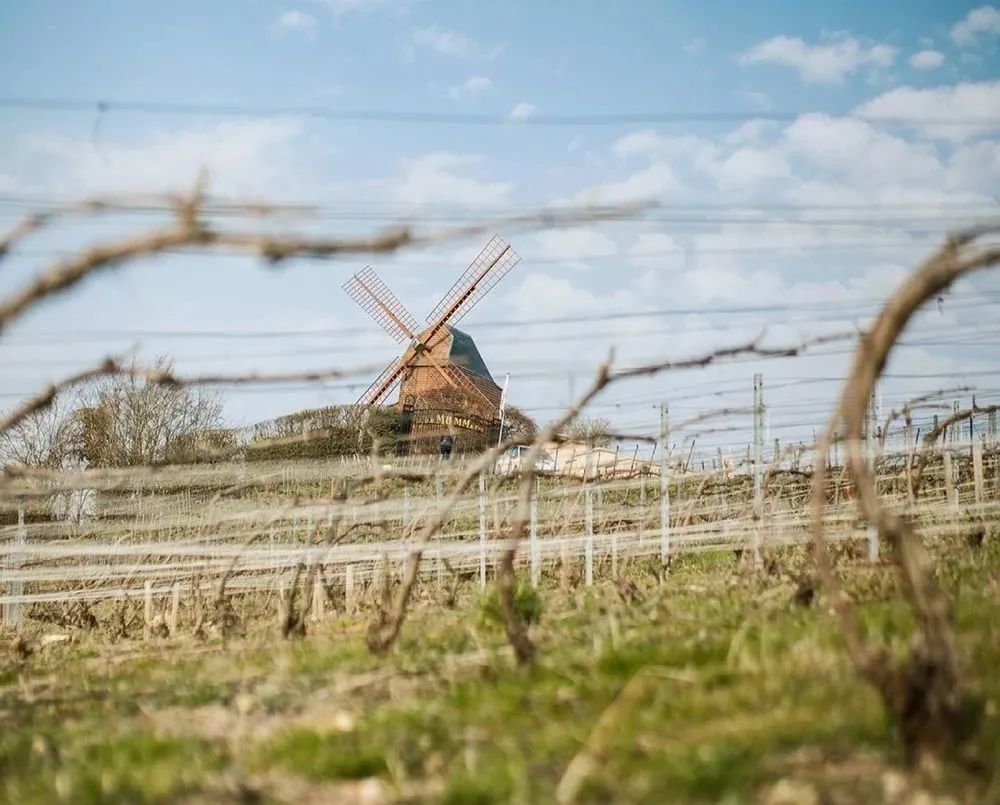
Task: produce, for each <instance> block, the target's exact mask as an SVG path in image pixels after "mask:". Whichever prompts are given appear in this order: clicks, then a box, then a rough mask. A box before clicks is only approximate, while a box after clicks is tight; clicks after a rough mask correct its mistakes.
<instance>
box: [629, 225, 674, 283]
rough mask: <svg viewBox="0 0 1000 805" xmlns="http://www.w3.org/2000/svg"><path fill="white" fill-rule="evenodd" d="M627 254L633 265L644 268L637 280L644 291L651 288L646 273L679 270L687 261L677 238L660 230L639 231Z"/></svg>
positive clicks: (658, 273)
mask: <svg viewBox="0 0 1000 805" xmlns="http://www.w3.org/2000/svg"><path fill="white" fill-rule="evenodd" d="M628 256H629V261H630V262H631V263H632V264H633V265H636V266H640V267H644V268H646V272H645V273H644V274H642V275H640V277H639V279H638V280H637V284H638V285H639V288H640V289H641V290H646V291H648V290H652V288H653V286H652V285H649V284H648V283H649V282H650V281H651V279H652V277H651V276H648V275H650V274H651V273H652V274H655V275H656V276H660V275H662V274H663V273H664V272H668V273H672V272H675V271H681V270H682V269H683V268H684V266H685V264H686V262H687V258H686V256H685V250H684V249H683V248H682V247H681V245H680V243H678V242H677V239H676V238H673V237H671V236H670V235H665V234H664V233H662V232H640V233H639V234H638V235H636V238H635V240H634V241H633V242H632V245H631V246H630V247H629V249H628Z"/></svg>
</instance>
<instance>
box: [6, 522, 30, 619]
mask: <svg viewBox="0 0 1000 805" xmlns="http://www.w3.org/2000/svg"><path fill="white" fill-rule="evenodd" d="M27 541H28V532H27V530H26V529H25V527H24V509H22V508H19V509H18V510H17V531H15V532H14V539H13V547H15V548H22V549H23V548H24V546H25V544H26V543H27ZM21 561H22V555H21V554H20V553H14V552H12V553H11V554H10V555H9V556H8V557H7V560H6V565H7V568H8V572H9V573H10V575H11V576H13V575H14V574H15V573H16V572H17V569H18V568H19V567H20V566H21ZM4 575H7V574H6V573H5V574H4ZM5 582H6V583H5V585H4V586H5V589H6V591H7V595H8V596H10V597H17V596H22V595H24V582H23V581H21V580H20V579H18V580H17V581H15V580H13V579H12V578H10V579H6V580H5ZM3 622H4V625H6V626H8V627H11V628H14V629H16V628H18V627H19V626H20V625H21V602H20V601H11V602H9V603H6V604H4V605H3Z"/></svg>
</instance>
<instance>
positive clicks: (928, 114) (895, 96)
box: [856, 81, 1000, 140]
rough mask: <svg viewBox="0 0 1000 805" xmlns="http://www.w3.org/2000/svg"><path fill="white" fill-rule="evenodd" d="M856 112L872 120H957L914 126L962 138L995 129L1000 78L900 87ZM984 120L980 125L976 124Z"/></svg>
mask: <svg viewBox="0 0 1000 805" xmlns="http://www.w3.org/2000/svg"><path fill="white" fill-rule="evenodd" d="M856 112H857V113H858V114H860V115H864V116H865V117H868V118H873V119H877V118H888V119H893V118H895V119H900V118H924V119H930V120H932V121H942V120H944V121H947V120H955V121H956V125H953V126H949V125H946V124H945V125H941V124H937V123H935V124H931V125H926V126H922V125H921V124H920V122H919V120H916V121H914V122H913V123H912V124H911V127H912V128H916V129H920V130H922V131H923V132H924V133H925V134H926V135H927V136H929V137H937V138H945V139H951V140H961V139H965V138H967V137H971V136H973V135H975V134H979V133H981V132H984V131H989V130H991V129H995V128H996V125H995V123H992V122H991V121H995V120H996V118H998V117H1000V81H981V82H968V83H961V84H954V85H951V86H944V87H935V88H933V89H915V88H914V87H899V88H898V89H894V90H891V91H890V92H887V93H885V94H883V95H879V96H878V97H876V98H873V99H872V100H870V101H868V102H867V103H863V104H862V105H861V106H859V107H858V108H857V110H856ZM984 119H985V122H982V123H981V124H976V123H975V121H977V120H979V121H983V120H984ZM962 121H965V122H962Z"/></svg>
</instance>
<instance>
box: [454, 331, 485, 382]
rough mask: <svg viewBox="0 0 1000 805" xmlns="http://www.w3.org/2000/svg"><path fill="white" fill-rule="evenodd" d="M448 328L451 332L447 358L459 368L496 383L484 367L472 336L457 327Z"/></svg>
mask: <svg viewBox="0 0 1000 805" xmlns="http://www.w3.org/2000/svg"><path fill="white" fill-rule="evenodd" d="M448 330H449V331H450V332H451V350H450V351H449V352H448V359H449V360H450V361H451V362H452V363H453V364H455V365H456V366H458V367H460V368H461V369H464V370H465V371H467V372H471V373H472V374H475V375H479V376H480V377H482V378H485V379H486V380H489V381H490V382H491V383H492V384H493V385H496V381H495V380H494V379H493V376H492V375H491V374H490V370H489V369H487V368H486V362H485V361H484V360H483V356H482V355H480V354H479V350H478V349H477V348H476V342H475V341H473V340H472V336H471V335H469V334H468V333H465V332H462V331H461V330H459V329H458V328H457V327H449V328H448Z"/></svg>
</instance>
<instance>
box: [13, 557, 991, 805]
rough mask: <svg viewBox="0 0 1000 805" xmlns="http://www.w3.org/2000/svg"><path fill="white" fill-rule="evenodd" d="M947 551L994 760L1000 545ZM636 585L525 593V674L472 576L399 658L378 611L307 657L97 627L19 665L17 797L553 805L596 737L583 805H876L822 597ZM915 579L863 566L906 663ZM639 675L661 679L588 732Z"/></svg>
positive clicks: (717, 561)
mask: <svg viewBox="0 0 1000 805" xmlns="http://www.w3.org/2000/svg"><path fill="white" fill-rule="evenodd" d="M941 547H942V551H941V555H942V556H943V557H945V558H944V559H942V560H941V565H940V577H941V578H942V580H943V581H944V583H945V584H946V585H947V587H948V589H949V591H950V593H951V596H952V601H953V603H954V616H955V625H956V631H957V635H958V646H959V649H960V653H961V658H962V663H963V673H964V677H965V679H966V680H967V682H968V685H969V687H970V690H971V691H972V692H973V693H974V694H975V695H976V696H978V697H979V700H980V701H981V702H982V704H983V712H984V716H983V720H982V722H981V725H980V730H979V733H978V735H977V738H976V744H975V747H976V749H977V751H978V755H979V757H980V758H984V759H988V758H995V757H997V756H998V750H1000V714H998V708H1000V674H997V673H996V669H997V668H998V667H1000V641H997V640H995V639H994V638H992V637H991V635H993V634H994V633H995V624H996V622H997V621H998V620H1000V595H998V592H1000V583H998V579H1000V572H998V571H1000V545H997V544H996V543H995V542H994V543H991V544H990V545H989V546H988V547H987V548H985V549H983V550H982V551H978V552H972V551H971V550H969V549H964V548H961V549H960V548H958V547H956V546H941ZM782 558H783V560H784V561H785V562H798V563H802V562H804V558H803V557H802V555H801V554H800V553H797V552H796V551H792V552H791V553H789V554H787V555H785V556H783V557H782ZM628 573H629V576H630V578H632V579H633V580H634V581H635V582H636V583H637V584H638V586H639V587H640V588H641V600H639V601H638V602H637V603H632V604H625V603H623V602H622V598H621V597H620V596H619V594H618V592H617V590H616V588H615V585H614V584H613V583H611V582H609V581H604V582H603V583H600V584H598V585H597V586H596V587H594V588H591V589H586V588H581V587H577V588H574V589H568V590H562V589H559V588H558V586H553V585H549V586H546V587H545V588H543V589H542V590H541V591H540V592H538V593H537V594H536V593H535V592H534V591H533V590H531V589H530V588H529V587H527V586H525V585H524V584H521V585H519V588H518V596H517V601H518V606H519V608H521V609H522V611H523V612H524V614H526V615H529V616H530V617H531V619H533V620H534V621H536V623H535V624H534V625H533V627H532V635H533V637H534V638H535V640H536V642H537V643H538V648H539V660H538V662H537V664H536V665H535V666H534V667H532V668H529V669H518V668H516V667H514V665H513V661H512V659H511V656H510V654H509V651H508V650H507V649H506V647H505V645H504V642H503V632H502V629H501V628H499V627H498V624H497V617H498V610H497V601H496V596H495V593H487V594H480V592H479V590H478V585H476V584H474V583H473V584H470V585H468V588H467V589H464V590H462V591H461V595H460V600H459V604H458V606H457V607H456V608H455V609H447V608H445V607H443V606H440V605H439V604H438V603H437V602H436V601H435V596H439V595H440V596H441V597H443V594H440V593H438V592H437V591H436V590H435V588H434V585H433V584H427V585H425V587H423V588H422V589H421V590H420V591H419V593H418V599H419V600H420V603H419V605H418V606H417V607H416V609H415V610H414V612H413V613H412V615H411V617H410V619H409V620H408V621H407V623H406V625H405V627H404V631H403V634H402V636H401V639H400V641H399V644H398V645H397V647H396V650H395V651H394V652H393V654H392V655H390V656H389V657H388V658H384V659H378V658H374V657H372V656H370V655H369V654H368V653H367V651H366V650H365V649H364V642H363V634H364V628H363V627H364V621H363V619H346V618H338V617H336V616H333V617H331V618H329V619H328V620H327V621H325V622H324V623H323V624H320V625H318V626H316V627H315V628H313V629H312V630H311V632H310V635H309V636H308V637H307V638H306V639H305V640H301V641H294V642H284V641H280V640H279V639H277V638H276V637H274V636H273V632H272V631H271V628H270V626H269V625H265V624H260V625H258V627H257V628H256V629H253V628H252V629H251V631H250V635H249V636H248V637H247V638H246V639H245V640H243V641H241V642H231V643H230V644H229V645H228V646H226V647H223V646H222V645H221V644H210V645H208V646H199V645H197V644H193V643H169V642H167V643H153V644H149V645H147V646H145V647H143V646H142V644H136V643H129V644H121V643H119V644H110V643H106V642H103V643H102V642H101V641H100V639H98V638H97V637H96V636H95V637H93V638H91V639H89V642H87V641H88V638H87V636H86V635H82V636H81V640H82V641H83V642H82V643H80V644H78V645H70V646H59V647H57V648H54V649H50V650H46V651H39V652H38V653H37V654H36V655H35V656H33V657H32V658H30V659H29V660H28V661H27V663H26V664H24V665H22V666H18V667H17V668H14V667H13V666H11V667H8V668H7V669H6V670H5V671H4V678H5V679H6V680H7V681H6V682H4V683H3V687H2V688H0V721H2V722H3V725H4V726H3V728H2V729H0V799H3V800H5V801H9V802H48V801H64V802H115V801H128V802H158V801H159V802H162V801H172V800H176V799H178V798H183V797H184V796H187V795H193V794H196V793H198V792H200V793H201V794H202V796H204V797H205V799H208V800H211V801H216V800H217V799H219V798H220V797H223V796H230V797H235V795H234V794H232V790H231V789H232V786H230V787H229V788H226V787H225V786H224V785H222V784H221V783H220V780H222V779H230V780H231V779H238V780H240V781H242V782H241V785H242V788H240V791H242V792H243V793H244V794H247V793H248V792H249V793H256V794H257V795H259V796H261V797H263V798H264V799H265V800H267V799H277V800H280V799H282V798H285V797H286V796H287V794H285V793H282V792H285V791H287V789H285V788H282V786H281V784H280V782H281V781H282V780H286V781H287V780H296V781H299V783H300V784H301V785H305V786H316V787H321V786H325V785H338V784H343V783H344V781H352V780H358V779H362V778H367V777H376V778H378V779H380V780H381V781H382V782H383V783H384V786H385V790H388V791H395V792H397V793H398V795H399V796H401V797H404V798H406V799H409V800H433V801H440V800H442V799H443V800H444V801H446V802H463V803H464V802H505V801H530V802H547V801H551V800H552V798H553V794H554V791H555V788H556V786H557V785H558V784H559V781H560V779H561V777H562V775H563V773H564V772H565V770H566V768H567V766H568V764H569V763H570V761H571V759H572V758H573V757H574V756H575V755H577V753H579V752H580V751H581V748H582V747H584V745H585V744H586V743H587V741H588V739H590V740H591V741H592V745H591V750H592V751H593V752H595V753H596V757H597V760H598V762H597V763H596V764H595V765H594V766H593V768H592V771H591V773H590V774H589V776H588V777H587V778H586V780H584V781H583V783H582V785H581V787H580V789H579V797H580V799H581V800H583V801H592V802H606V801H608V800H615V801H622V802H666V801H682V802H716V801H728V802H744V801H748V800H751V801H752V800H755V799H758V798H760V797H763V796H765V795H766V792H767V791H768V789H769V787H770V786H772V785H774V784H776V783H778V782H779V781H787V780H794V781H796V783H800V784H802V785H807V786H810V787H812V788H813V789H814V790H815V791H817V792H825V793H828V794H829V795H830V796H831V797H832V798H833V801H845V802H849V801H859V800H865V801H878V799H879V798H880V797H881V795H882V779H883V776H884V775H885V773H886V772H887V771H889V770H891V769H892V768H894V767H897V766H898V764H899V763H900V761H901V751H900V747H899V744H898V740H897V737H896V736H895V735H894V733H893V730H892V727H891V725H890V724H889V723H888V722H887V720H886V718H885V716H884V714H883V711H882V708H881V706H880V703H879V701H878V699H877V697H876V696H875V694H874V693H873V692H872V691H871V690H870V689H869V688H868V687H867V686H866V685H864V684H863V683H862V682H860V681H859V680H858V678H857V677H856V675H855V674H854V672H853V670H852V669H851V667H850V664H849V663H848V661H847V658H846V655H845V652H844V648H843V644H842V639H841V636H840V633H839V631H838V628H837V626H836V623H835V622H834V621H833V620H832V619H831V617H830V616H829V614H828V613H827V612H826V609H825V606H824V605H823V603H822V600H820V602H819V603H818V604H815V605H813V606H812V607H802V606H799V605H796V604H795V603H794V602H793V600H792V593H793V586H792V585H791V584H789V583H787V582H783V581H781V580H779V579H776V578H773V577H769V578H763V579H760V578H754V577H750V576H748V575H742V576H741V575H737V573H736V571H735V564H734V561H733V558H732V556H731V555H729V554H716V555H711V554H703V555H695V556H688V557H682V558H681V559H680V560H678V561H677V562H675V564H674V566H673V568H672V570H671V572H670V574H669V576H668V578H667V580H666V582H665V583H664V584H663V585H657V584H656V583H655V582H654V581H653V579H652V575H651V574H650V573H648V572H647V571H646V570H645V569H643V568H640V567H638V566H637V565H634V564H633V565H632V566H630V567H629V568H628ZM896 587H897V585H896V584H895V583H894V582H893V581H892V580H891V570H889V569H886V568H884V567H882V568H875V569H871V568H868V567H866V566H864V565H859V566H857V568H856V569H854V570H852V571H850V572H849V578H848V589H849V590H850V591H851V593H852V595H853V596H854V597H855V599H856V600H858V601H859V607H860V611H861V614H862V617H863V622H864V627H865V629H866V631H867V632H868V633H869V634H870V635H872V636H873V637H877V638H878V639H880V640H882V641H885V642H886V643H888V645H890V646H891V647H892V648H893V649H894V650H895V651H898V652H902V651H903V650H905V648H906V646H907V644H908V639H909V634H910V632H911V630H912V628H913V623H912V618H911V616H910V614H909V612H908V611H907V609H906V607H905V606H904V605H903V604H902V602H901V600H900V599H899V597H898V592H897V591H896ZM143 649H144V650H143ZM634 680H647V681H646V682H643V683H642V684H643V685H644V686H643V687H641V692H640V693H638V694H636V697H635V698H634V700H632V701H631V702H630V704H629V705H628V706H623V707H622V708H620V709H619V710H614V709H612V710H611V711H610V712H613V713H615V717H614V718H613V719H610V725H609V726H608V727H607V729H605V730H604V732H603V733H602V734H601V737H600V739H599V740H596V738H591V736H592V733H594V728H595V724H597V723H598V720H599V719H600V718H601V716H602V713H604V712H605V711H606V710H607V709H608V708H609V706H610V707H611V708H614V707H616V705H613V704H612V703H613V702H615V700H616V697H617V696H618V694H619V693H620V692H621V691H622V689H623V687H625V686H629V685H632V687H633V688H637V689H638V687H639V683H638V682H637V681H636V682H633V681H634ZM158 714H159V715H158ZM213 725H214V726H213ZM595 740H596V743H597V744H598V746H597V748H596V749H594V747H593V741H595ZM991 775H992V776H991ZM996 775H997V772H996V771H995V770H993V769H992V767H990V766H989V765H988V764H987V766H986V771H980V772H978V773H971V772H966V771H963V770H961V769H957V768H951V767H949V768H947V769H946V770H945V772H944V773H943V774H942V776H941V777H940V778H938V779H937V781H936V782H935V781H927V780H920V781H919V782H918V783H914V784H915V785H918V784H919V785H920V786H924V787H929V788H930V789H932V790H935V789H936V790H940V791H946V792H949V793H951V794H952V795H953V796H954V797H955V798H956V799H958V800H967V801H989V799H990V798H991V797H992V798H994V799H996V798H997V797H998V791H1000V782H998V778H997V776H996ZM297 790H300V789H297ZM330 790H331V789H322V788H316V791H326V792H327V796H331V795H330V794H329V791H330ZM220 792H222V793H220ZM226 792H228V793H226ZM241 796H242V794H241ZM317 796H320V794H317Z"/></svg>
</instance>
